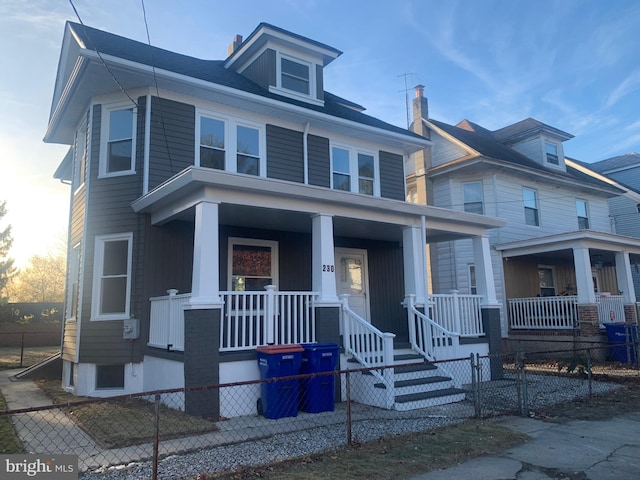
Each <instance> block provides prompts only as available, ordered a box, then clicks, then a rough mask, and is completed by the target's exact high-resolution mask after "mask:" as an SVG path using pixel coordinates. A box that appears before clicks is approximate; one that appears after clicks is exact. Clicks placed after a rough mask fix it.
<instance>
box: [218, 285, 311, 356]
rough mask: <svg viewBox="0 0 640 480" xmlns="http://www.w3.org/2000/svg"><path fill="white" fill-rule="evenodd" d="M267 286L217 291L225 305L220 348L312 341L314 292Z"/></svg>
mask: <svg viewBox="0 0 640 480" xmlns="http://www.w3.org/2000/svg"><path fill="white" fill-rule="evenodd" d="M266 288H267V291H266V292H220V294H221V296H222V298H223V300H224V305H225V307H224V319H223V321H222V322H221V323H220V351H235V350H250V349H253V348H256V347H259V346H261V345H268V344H276V345H282V344H289V343H313V342H315V332H316V318H315V310H314V308H313V301H314V298H315V296H316V294H315V293H313V292H277V291H276V287H275V286H274V285H267V287H266Z"/></svg>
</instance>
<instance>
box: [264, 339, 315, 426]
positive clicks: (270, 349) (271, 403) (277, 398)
mask: <svg viewBox="0 0 640 480" xmlns="http://www.w3.org/2000/svg"><path fill="white" fill-rule="evenodd" d="M256 352H257V354H258V367H259V368H260V378H261V379H263V380H264V379H269V378H277V377H289V376H293V375H298V374H299V373H300V366H301V363H302V352H303V349H302V347H301V346H300V345H297V344H291V345H267V346H264V347H258V348H256ZM260 394H261V397H260V399H259V400H258V413H259V414H260V413H261V414H262V415H264V416H265V417H266V418H271V419H278V418H282V417H296V416H297V415H298V396H299V388H298V380H297V379H293V380H279V381H275V382H263V383H262V384H261V385H260Z"/></svg>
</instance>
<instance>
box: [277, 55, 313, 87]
mask: <svg viewBox="0 0 640 480" xmlns="http://www.w3.org/2000/svg"><path fill="white" fill-rule="evenodd" d="M280 86H281V87H282V88H285V89H287V90H293V91H294V92H297V93H302V94H303V95H310V93H311V88H310V65H309V64H307V63H302V62H299V61H295V60H292V59H290V58H286V57H281V58H280Z"/></svg>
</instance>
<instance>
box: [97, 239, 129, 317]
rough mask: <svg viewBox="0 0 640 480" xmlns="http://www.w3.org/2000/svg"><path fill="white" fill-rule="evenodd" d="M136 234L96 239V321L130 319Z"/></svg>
mask: <svg viewBox="0 0 640 480" xmlns="http://www.w3.org/2000/svg"><path fill="white" fill-rule="evenodd" d="M132 244H133V234H132V233H123V234H115V235H99V236H97V237H96V245H95V258H94V278H93V301H92V306H93V308H92V314H93V315H92V318H93V319H96V320H116V319H125V318H129V311H130V292H131V262H132V260H131V258H132Z"/></svg>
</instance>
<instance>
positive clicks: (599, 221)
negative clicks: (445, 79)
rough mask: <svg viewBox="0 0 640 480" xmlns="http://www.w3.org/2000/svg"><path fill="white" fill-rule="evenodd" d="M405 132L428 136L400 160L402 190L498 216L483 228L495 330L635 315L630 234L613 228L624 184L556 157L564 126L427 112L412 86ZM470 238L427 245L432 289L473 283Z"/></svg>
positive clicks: (565, 327)
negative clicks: (496, 125)
mask: <svg viewBox="0 0 640 480" xmlns="http://www.w3.org/2000/svg"><path fill="white" fill-rule="evenodd" d="M413 107H414V123H413V127H412V129H413V131H415V132H416V133H420V134H422V135H424V136H426V137H427V138H429V139H430V140H431V142H432V145H431V146H430V147H428V148H427V149H425V150H424V151H423V152H420V153H418V154H415V155H412V157H411V158H412V160H411V161H410V162H408V165H407V173H408V182H407V187H408V199H409V200H411V201H417V202H421V203H424V202H428V204H431V205H434V206H438V207H443V208H450V209H453V210H458V211H465V212H473V213H480V214H485V215H490V216H492V217H497V218H501V219H503V220H505V221H506V225H505V226H504V227H501V228H499V229H495V230H492V231H491V232H489V233H488V235H489V242H490V245H491V258H492V264H493V272H494V278H495V284H496V292H497V293H496V295H497V298H498V299H499V301H500V302H501V303H502V307H503V308H502V313H501V325H502V335H503V336H504V337H507V336H509V337H516V336H518V335H521V334H529V335H535V334H537V333H540V332H543V331H546V332H549V331H553V332H554V333H555V334H567V335H572V336H574V335H577V334H579V335H580V336H581V337H583V338H584V339H585V340H587V339H592V340H597V339H598V338H599V336H600V335H601V328H600V327H601V326H602V324H603V323H605V322H608V321H610V320H611V319H615V320H616V321H621V320H623V319H625V318H626V319H627V320H631V321H635V320H636V317H637V315H636V309H635V303H636V296H635V292H634V289H633V288H632V280H631V266H632V264H635V263H636V262H637V259H638V258H639V257H638V255H640V244H639V243H638V241H637V240H636V239H634V238H630V237H628V236H624V235H621V234H620V233H619V231H618V232H617V233H616V231H614V230H613V226H612V222H611V217H610V213H609V201H610V200H611V199H614V198H617V197H619V196H620V195H622V194H623V193H624V190H622V189H620V188H617V187H616V186H614V185H612V184H611V183H608V182H606V181H603V180H601V179H598V178H595V177H594V176H592V175H588V174H586V173H584V172H582V171H580V169H577V168H575V167H574V165H573V164H572V163H571V162H570V161H567V160H565V153H564V151H565V149H564V142H565V141H567V140H569V139H571V138H572V135H570V134H568V133H566V132H563V131H561V130H559V129H557V128H554V127H552V126H549V125H546V124H544V123H542V122H539V121H537V120H535V119H532V118H528V119H525V120H523V121H521V122H518V123H515V124H513V125H508V126H506V127H504V128H501V129H499V130H495V131H489V130H487V129H485V128H483V127H481V126H479V125H477V124H474V123H472V122H469V121H467V120H464V121H462V122H460V123H458V124H457V125H455V126H453V125H448V124H446V123H443V122H439V121H436V120H433V119H430V118H429V116H428V106H427V100H426V98H425V97H424V95H423V87H421V86H418V87H416V98H415V99H414V101H413ZM630 257H631V260H630ZM475 269H476V266H475V264H474V260H473V248H472V244H471V243H470V242H468V241H466V240H457V241H454V242H449V243H441V244H438V245H437V246H435V247H434V248H432V249H431V270H432V272H433V275H432V277H433V278H434V279H435V280H434V284H433V285H432V289H433V291H439V292H448V291H449V290H451V289H456V290H459V291H460V292H463V293H473V292H474V291H475V288H476V285H475V273H476V272H475Z"/></svg>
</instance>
